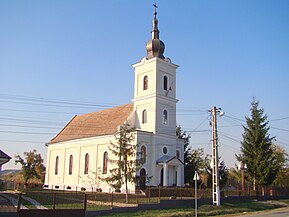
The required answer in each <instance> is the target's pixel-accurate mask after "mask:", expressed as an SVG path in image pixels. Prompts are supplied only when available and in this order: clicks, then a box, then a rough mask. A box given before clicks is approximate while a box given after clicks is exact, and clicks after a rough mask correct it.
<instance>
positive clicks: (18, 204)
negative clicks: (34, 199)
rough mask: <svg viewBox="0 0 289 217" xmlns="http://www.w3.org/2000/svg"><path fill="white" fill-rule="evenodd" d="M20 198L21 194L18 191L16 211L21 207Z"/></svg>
mask: <svg viewBox="0 0 289 217" xmlns="http://www.w3.org/2000/svg"><path fill="white" fill-rule="evenodd" d="M21 200H22V194H21V193H19V194H18V203H17V213H19V211H20V209H21Z"/></svg>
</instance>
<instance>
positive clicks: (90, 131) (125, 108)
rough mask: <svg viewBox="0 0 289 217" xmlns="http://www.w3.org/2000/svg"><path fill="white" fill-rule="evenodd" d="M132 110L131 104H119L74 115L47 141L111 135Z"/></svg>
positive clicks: (53, 141)
mask: <svg viewBox="0 0 289 217" xmlns="http://www.w3.org/2000/svg"><path fill="white" fill-rule="evenodd" d="M132 112H133V104H126V105H121V106H117V107H113V108H109V109H105V110H101V111H97V112H92V113H88V114H84V115H76V116H74V117H73V118H72V119H71V121H70V122H69V123H68V124H67V125H66V126H65V127H64V128H63V129H62V130H61V131H60V132H59V133H58V134H57V135H56V136H55V137H54V138H53V139H52V140H51V141H50V142H49V143H48V144H51V143H57V142H64V141H70V140H74V139H82V138H89V137H95V136H104V135H112V134H114V133H116V132H117V128H118V126H121V125H123V124H124V123H125V121H126V120H127V119H128V117H129V116H130V115H131V114H132Z"/></svg>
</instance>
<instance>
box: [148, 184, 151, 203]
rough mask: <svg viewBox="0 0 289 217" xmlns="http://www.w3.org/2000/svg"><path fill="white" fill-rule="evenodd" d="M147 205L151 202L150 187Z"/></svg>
mask: <svg viewBox="0 0 289 217" xmlns="http://www.w3.org/2000/svg"><path fill="white" fill-rule="evenodd" d="M148 196H149V197H148V203H150V200H151V186H150V185H149V195H148Z"/></svg>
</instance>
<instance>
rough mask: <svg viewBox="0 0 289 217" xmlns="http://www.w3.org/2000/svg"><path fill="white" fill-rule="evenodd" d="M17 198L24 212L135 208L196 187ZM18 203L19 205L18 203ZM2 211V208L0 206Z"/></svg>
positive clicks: (203, 194)
mask: <svg viewBox="0 0 289 217" xmlns="http://www.w3.org/2000/svg"><path fill="white" fill-rule="evenodd" d="M197 192H198V193H197V195H198V199H204V198H211V197H212V191H211V189H198V191H197ZM260 193H264V194H266V195H267V196H270V197H272V198H273V197H275V196H276V197H277V196H278V197H280V196H284V195H286V196H288V195H289V188H274V189H272V188H268V189H264V191H263V192H262V191H260ZM6 195H7V196H8V197H10V198H12V199H14V204H15V203H16V206H15V207H16V208H17V210H18V211H19V210H21V209H53V210H57V209H83V210H106V209H111V208H112V207H134V206H138V205H139V204H152V203H159V202H160V201H161V200H190V199H194V197H195V189H194V188H180V187H174V188H171V187H167V188H165V187H147V188H146V189H145V190H137V191H136V193H135V194H128V195H125V194H122V193H115V192H111V193H104V192H97V191H95V192H85V191H60V190H59V191H52V190H42V191H28V192H26V193H6ZM243 196H256V192H255V191H243V192H242V191H239V190H234V191H229V190H225V191H221V197H223V198H228V197H240V198H242V197H243ZM15 201H16V202H15ZM0 208H1V207H0Z"/></svg>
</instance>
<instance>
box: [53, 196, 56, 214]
mask: <svg viewBox="0 0 289 217" xmlns="http://www.w3.org/2000/svg"><path fill="white" fill-rule="evenodd" d="M52 203H53V210H55V204H56V193H55V192H54V193H53V202H52Z"/></svg>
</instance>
